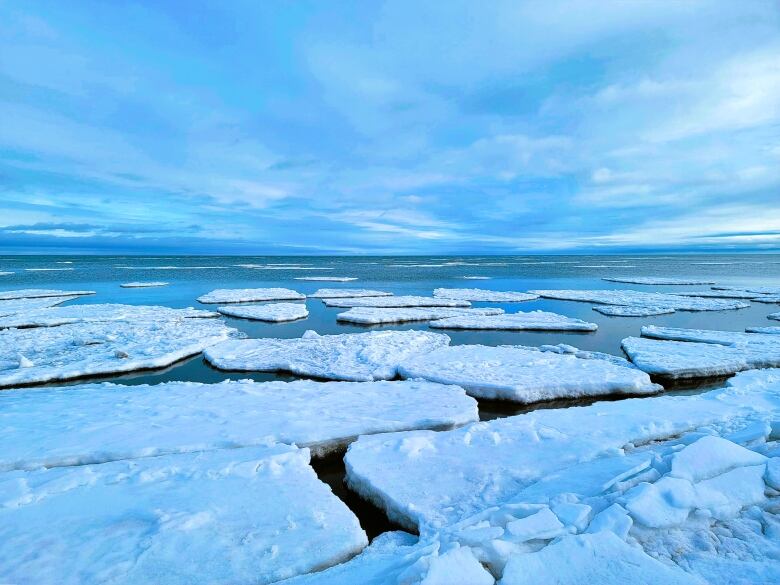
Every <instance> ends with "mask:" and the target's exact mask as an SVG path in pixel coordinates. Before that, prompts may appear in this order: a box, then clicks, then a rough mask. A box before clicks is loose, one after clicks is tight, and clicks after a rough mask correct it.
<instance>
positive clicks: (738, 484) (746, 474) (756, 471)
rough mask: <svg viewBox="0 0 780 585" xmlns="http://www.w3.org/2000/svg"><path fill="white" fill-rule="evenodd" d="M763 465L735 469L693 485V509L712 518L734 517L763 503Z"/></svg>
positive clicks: (764, 467) (764, 466)
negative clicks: (744, 509) (702, 510)
mask: <svg viewBox="0 0 780 585" xmlns="http://www.w3.org/2000/svg"><path fill="white" fill-rule="evenodd" d="M765 472H766V465H763V464H762V465H752V466H748V467H737V468H736V469H732V470H731V471H728V472H726V473H723V474H722V475H718V476H716V477H713V478H712V479H707V480H704V481H702V482H699V483H697V484H696V502H695V505H696V508H697V509H704V510H707V511H708V512H709V513H710V514H711V515H712V516H714V517H715V518H720V519H726V518H730V517H732V516H735V515H736V514H737V513H738V512H739V511H740V509H742V508H744V507H745V506H750V505H752V504H758V503H760V502H763V501H764V499H765V497H764V473H765Z"/></svg>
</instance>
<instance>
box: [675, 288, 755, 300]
mask: <svg viewBox="0 0 780 585" xmlns="http://www.w3.org/2000/svg"><path fill="white" fill-rule="evenodd" d="M670 294H674V295H677V296H681V297H702V298H709V299H747V300H753V299H756V298H758V297H760V296H761V295H760V294H758V293H752V292H748V291H744V290H732V291H728V290H694V291H685V292H675V293H670Z"/></svg>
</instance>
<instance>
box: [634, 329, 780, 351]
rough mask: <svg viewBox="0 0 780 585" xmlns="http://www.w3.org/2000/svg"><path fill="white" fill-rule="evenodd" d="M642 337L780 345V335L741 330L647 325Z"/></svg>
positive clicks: (746, 344) (735, 345)
mask: <svg viewBox="0 0 780 585" xmlns="http://www.w3.org/2000/svg"><path fill="white" fill-rule="evenodd" d="M641 331H642V337H651V338H653V339H666V340H671V341H693V342H701V343H715V344H718V345H728V346H733V347H746V346H757V347H758V346H764V345H768V346H771V347H775V346H780V337H775V336H773V335H760V334H755V333H743V332H741V331H717V330H712V329H683V328H679V327H657V326H655V325H646V326H644V327H642V330H641Z"/></svg>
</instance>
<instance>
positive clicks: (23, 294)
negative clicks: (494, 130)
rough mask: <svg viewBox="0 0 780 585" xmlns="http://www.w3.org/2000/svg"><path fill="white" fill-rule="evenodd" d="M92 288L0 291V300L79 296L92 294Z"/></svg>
mask: <svg viewBox="0 0 780 585" xmlns="http://www.w3.org/2000/svg"><path fill="white" fill-rule="evenodd" d="M94 294H95V291H93V290H55V289H48V288H26V289H22V290H7V291H3V292H0V301H7V300H11V299H41V298H45V297H81V296H86V295H94Z"/></svg>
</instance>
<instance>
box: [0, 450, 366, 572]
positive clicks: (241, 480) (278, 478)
mask: <svg viewBox="0 0 780 585" xmlns="http://www.w3.org/2000/svg"><path fill="white" fill-rule="evenodd" d="M308 463H309V453H308V451H307V450H306V449H297V448H295V447H291V446H287V445H274V446H260V447H251V448H245V449H226V450H220V451H211V452H207V453H191V454H177V455H164V456H161V457H151V458H146V459H136V460H130V461H116V462H112V463H104V464H100V465H84V466H78V467H60V468H52V469H42V470H36V471H10V472H6V473H2V474H0V494H2V496H0V499H1V500H2V502H0V538H2V542H3V546H2V547H0V580H2V581H3V582H9V583H29V582H36V583H61V584H63V585H70V584H73V585H75V584H79V583H106V582H110V583H117V584H118V583H126V584H130V583H157V584H166V583H246V584H249V583H257V584H265V583H271V582H274V581H277V580H279V579H283V578H287V577H292V576H295V575H297V574H300V573H305V572H308V571H314V570H318V569H322V568H324V567H327V566H329V565H333V564H335V563H338V562H341V561H345V560H347V559H348V558H350V557H351V556H352V555H354V554H356V553H358V552H359V551H360V550H362V549H363V547H364V546H365V545H366V544H367V543H368V541H367V538H366V534H365V533H364V532H363V530H362V529H361V528H360V524H359V522H358V519H357V518H356V517H355V516H354V515H353V514H352V512H351V511H350V510H349V509H348V508H347V506H346V505H345V504H344V503H343V502H342V501H341V500H339V499H338V498H337V497H336V496H335V495H333V493H332V492H331V490H330V487H328V486H327V485H326V484H324V483H322V482H321V481H320V480H319V479H318V478H317V475H316V474H315V473H314V470H313V469H312V468H311V467H310V466H309V464H308Z"/></svg>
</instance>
